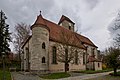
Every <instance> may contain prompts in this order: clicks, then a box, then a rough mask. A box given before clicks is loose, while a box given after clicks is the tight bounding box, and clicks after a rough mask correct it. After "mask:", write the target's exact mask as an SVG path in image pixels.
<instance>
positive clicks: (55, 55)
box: [52, 46, 57, 64]
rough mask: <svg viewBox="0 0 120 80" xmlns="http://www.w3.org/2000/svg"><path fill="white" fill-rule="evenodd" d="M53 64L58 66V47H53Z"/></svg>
mask: <svg viewBox="0 0 120 80" xmlns="http://www.w3.org/2000/svg"><path fill="white" fill-rule="evenodd" d="M52 64H57V48H56V46H53V47H52Z"/></svg>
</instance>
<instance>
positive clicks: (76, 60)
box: [75, 50, 78, 65]
mask: <svg viewBox="0 0 120 80" xmlns="http://www.w3.org/2000/svg"><path fill="white" fill-rule="evenodd" d="M75 64H76V65H78V52H77V50H76V51H75Z"/></svg>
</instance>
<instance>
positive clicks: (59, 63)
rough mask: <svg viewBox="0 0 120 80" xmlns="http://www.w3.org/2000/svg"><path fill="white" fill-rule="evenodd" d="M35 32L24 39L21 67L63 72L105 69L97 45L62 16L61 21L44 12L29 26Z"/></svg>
mask: <svg viewBox="0 0 120 80" xmlns="http://www.w3.org/2000/svg"><path fill="white" fill-rule="evenodd" d="M30 28H31V31H32V35H30V36H28V38H27V39H26V40H25V41H24V43H23V45H22V53H21V69H22V70H25V71H49V72H64V71H65V61H66V60H68V64H67V66H66V67H67V71H80V70H87V69H89V70H102V62H101V60H100V59H99V51H98V50H97V48H98V47H97V46H96V45H95V44H94V43H93V42H92V41H91V40H90V39H89V38H87V37H85V36H83V35H81V34H78V33H77V32H75V23H74V22H73V21H72V20H71V19H69V18H68V17H66V16H64V15H62V17H61V18H60V20H59V22H58V24H57V23H54V22H52V21H50V20H47V19H45V18H44V17H43V16H42V15H41V14H40V15H39V16H37V19H36V21H35V22H34V24H33V25H32V26H31V27H30Z"/></svg>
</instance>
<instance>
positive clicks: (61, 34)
mask: <svg viewBox="0 0 120 80" xmlns="http://www.w3.org/2000/svg"><path fill="white" fill-rule="evenodd" d="M45 22H46V24H47V26H48V27H49V29H50V34H49V35H50V40H52V41H56V42H60V43H64V44H65V43H67V44H68V45H72V46H76V47H79V48H83V49H85V47H84V46H83V45H82V44H81V43H80V41H79V40H78V39H77V38H76V37H75V34H74V32H72V31H70V30H67V29H65V28H63V27H61V26H59V25H57V24H55V23H53V22H51V21H48V20H46V19H45ZM64 39H65V40H64ZM66 41H68V42H66Z"/></svg>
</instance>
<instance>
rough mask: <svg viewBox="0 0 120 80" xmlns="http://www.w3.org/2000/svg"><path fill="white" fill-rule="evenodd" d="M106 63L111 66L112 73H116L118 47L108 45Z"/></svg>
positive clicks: (118, 56) (119, 61) (118, 64)
mask: <svg viewBox="0 0 120 80" xmlns="http://www.w3.org/2000/svg"><path fill="white" fill-rule="evenodd" d="M106 63H107V65H108V66H109V67H111V68H113V70H114V75H117V68H118V67H119V66H120V49H119V48H114V47H110V48H108V49H107V54H106Z"/></svg>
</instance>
